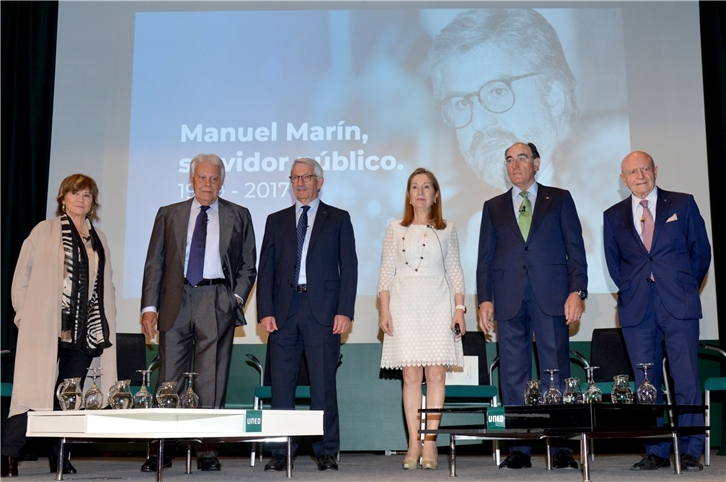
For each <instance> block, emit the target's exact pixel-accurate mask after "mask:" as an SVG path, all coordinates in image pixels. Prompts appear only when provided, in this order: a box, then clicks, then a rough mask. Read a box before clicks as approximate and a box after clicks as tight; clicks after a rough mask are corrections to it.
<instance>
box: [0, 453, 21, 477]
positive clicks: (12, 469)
mask: <svg viewBox="0 0 726 482" xmlns="http://www.w3.org/2000/svg"><path fill="white" fill-rule="evenodd" d="M17 476H18V459H16V458H15V457H10V456H9V455H3V456H2V474H1V475H0V477H17Z"/></svg>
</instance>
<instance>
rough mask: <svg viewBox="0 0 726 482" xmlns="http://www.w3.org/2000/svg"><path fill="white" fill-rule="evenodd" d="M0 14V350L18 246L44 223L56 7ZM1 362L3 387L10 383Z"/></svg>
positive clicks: (5, 5)
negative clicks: (0, 200) (0, 58)
mask: <svg viewBox="0 0 726 482" xmlns="http://www.w3.org/2000/svg"><path fill="white" fill-rule="evenodd" d="M0 8H2V39H1V40H0V41H1V42H2V273H1V274H2V292H0V303H1V305H0V314H1V316H2V332H1V334H2V348H3V349H6V348H10V349H13V348H14V347H15V342H16V338H17V329H16V328H15V325H14V323H13V317H14V315H15V313H14V311H13V309H12V304H11V302H10V284H11V282H12V278H13V271H14V270H15V261H16V260H17V257H18V253H19V252H20V246H21V245H22V243H23V240H24V239H25V237H27V235H28V233H29V232H30V230H31V229H32V228H33V226H35V225H36V224H37V223H38V222H39V221H41V220H43V219H45V204H46V196H47V193H48V166H49V162H50V132H51V121H52V117H53V83H54V81H55V48H56V31H57V24H58V2H6V1H3V2H2V5H1V7H0ZM12 370H13V363H12V356H8V355H3V357H2V381H4V382H5V381H11V379H12V374H13V373H12Z"/></svg>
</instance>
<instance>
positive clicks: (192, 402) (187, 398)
mask: <svg viewBox="0 0 726 482" xmlns="http://www.w3.org/2000/svg"><path fill="white" fill-rule="evenodd" d="M194 375H197V373H195V372H184V376H185V377H187V378H188V379H189V384H188V386H187V391H186V392H184V393H183V394H182V396H181V398H180V399H179V406H180V407H181V408H199V396H197V394H196V393H194V390H192V379H193V377H194Z"/></svg>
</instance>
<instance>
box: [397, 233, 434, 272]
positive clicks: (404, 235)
mask: <svg viewBox="0 0 726 482" xmlns="http://www.w3.org/2000/svg"><path fill="white" fill-rule="evenodd" d="M410 227H411V225H408V226H406V232H405V233H403V237H402V238H401V240H402V241H403V242H402V243H401V244H402V247H403V249H402V250H401V251H403V260H404V261H405V262H406V266H408V267H409V268H411V269H412V270H414V271H416V272H418V269H419V268H420V267H421V262H422V261H423V259H424V257H423V253H424V249H426V236H428V228H429V225H428V224H427V225H426V231H424V239H423V243H422V244H421V256H419V258H418V264H417V265H416V267H415V268H414V267H413V266H411V265H410V264H409V263H408V256H406V234H408V229H409V228H410Z"/></svg>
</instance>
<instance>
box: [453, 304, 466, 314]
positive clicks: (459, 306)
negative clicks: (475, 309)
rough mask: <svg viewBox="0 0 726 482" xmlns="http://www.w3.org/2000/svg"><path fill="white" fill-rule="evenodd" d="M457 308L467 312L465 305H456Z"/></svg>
mask: <svg viewBox="0 0 726 482" xmlns="http://www.w3.org/2000/svg"><path fill="white" fill-rule="evenodd" d="M454 309H456V310H464V314H466V306H465V305H456V308H454Z"/></svg>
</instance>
